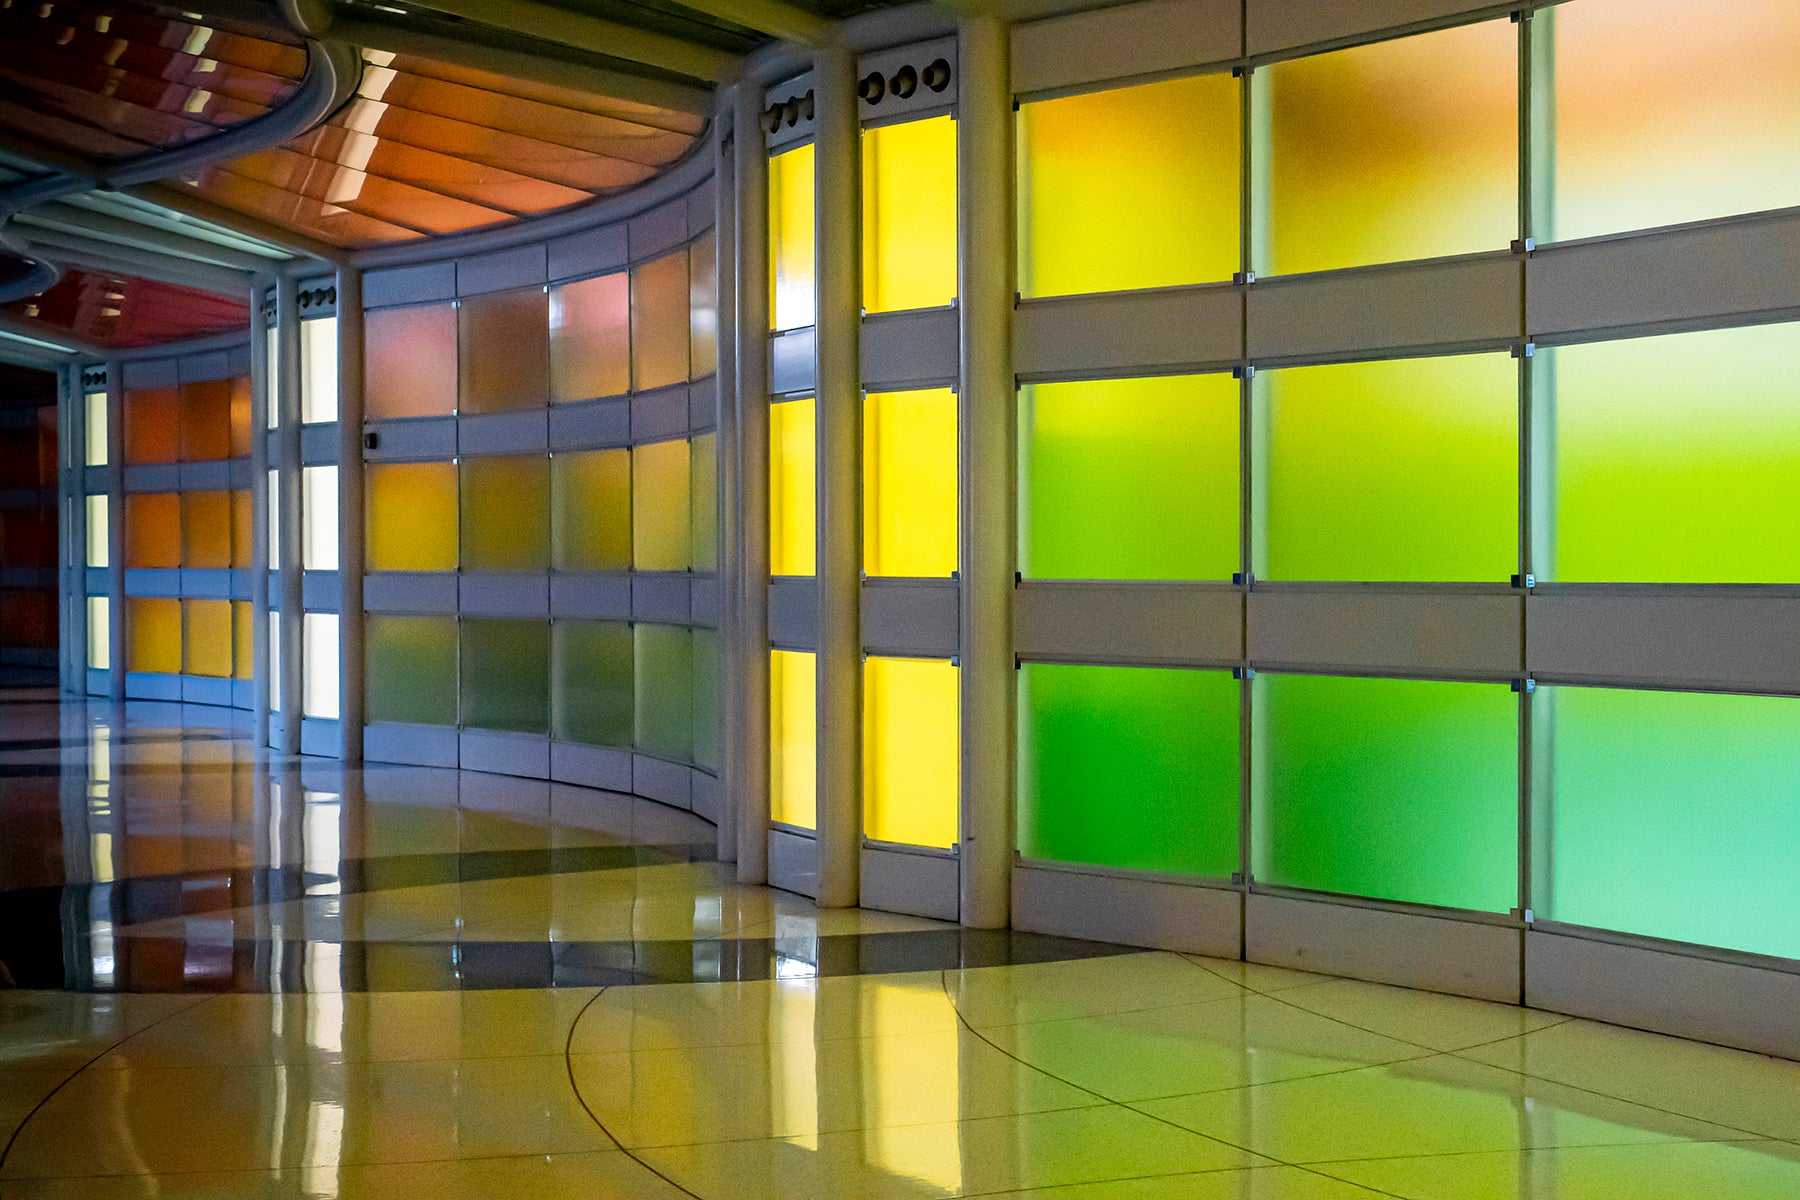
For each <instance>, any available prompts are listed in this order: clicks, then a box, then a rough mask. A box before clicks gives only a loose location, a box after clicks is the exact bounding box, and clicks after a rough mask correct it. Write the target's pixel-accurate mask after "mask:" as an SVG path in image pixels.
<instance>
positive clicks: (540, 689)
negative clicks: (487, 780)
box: [462, 617, 550, 733]
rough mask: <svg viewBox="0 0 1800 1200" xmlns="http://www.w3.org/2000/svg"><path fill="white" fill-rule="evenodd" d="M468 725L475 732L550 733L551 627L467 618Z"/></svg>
mask: <svg viewBox="0 0 1800 1200" xmlns="http://www.w3.org/2000/svg"><path fill="white" fill-rule="evenodd" d="M462 721H463V725H464V726H465V727H467V728H470V729H498V730H505V731H509V732H514V733H548V732H549V731H550V623H549V622H548V621H514V620H504V619H498V618H487V617H482V618H474V617H465V618H464V619H463V622H462Z"/></svg>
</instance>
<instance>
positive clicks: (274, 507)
mask: <svg viewBox="0 0 1800 1200" xmlns="http://www.w3.org/2000/svg"><path fill="white" fill-rule="evenodd" d="M265 495H266V496H267V497H268V500H269V506H268V507H269V570H271V571H279V570H281V472H279V471H270V472H269V483H268V491H267V492H266V493H265Z"/></svg>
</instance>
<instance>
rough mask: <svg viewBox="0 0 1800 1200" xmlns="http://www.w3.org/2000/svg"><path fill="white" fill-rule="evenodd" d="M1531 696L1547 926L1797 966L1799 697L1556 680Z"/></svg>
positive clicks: (1538, 880) (1537, 869)
mask: <svg viewBox="0 0 1800 1200" xmlns="http://www.w3.org/2000/svg"><path fill="white" fill-rule="evenodd" d="M1534 703H1536V704H1537V706H1538V707H1537V709H1536V710H1535V712H1534V715H1533V720H1534V722H1537V723H1540V724H1547V727H1548V728H1549V730H1551V733H1550V745H1551V752H1550V753H1549V754H1547V755H1539V756H1538V757H1539V760H1540V762H1542V761H1544V760H1547V770H1545V771H1544V774H1542V775H1540V777H1539V787H1538V795H1537V796H1536V814H1537V815H1536V816H1535V817H1534V820H1533V828H1534V829H1535V830H1537V837H1536V839H1535V840H1536V855H1537V861H1536V862H1535V863H1534V864H1533V891H1532V902H1533V906H1534V908H1535V909H1536V910H1537V913H1538V915H1539V916H1540V917H1543V918H1547V919H1549V920H1554V921H1566V922H1569V923H1570V924H1574V925H1588V926H1595V927H1598V928H1601V929H1614V930H1619V931H1621V932H1624V933H1635V934H1642V935H1644V936H1647V937H1659V938H1670V939H1673V940H1675V941H1679V942H1697V943H1701V944H1704V945H1708V946H1722V947H1725V948H1727V949H1731V950H1744V951H1749V952H1751V953H1755V954H1771V955H1776V956H1778V957H1781V958H1800V700H1797V699H1795V698H1793V697H1789V696H1725V695H1709V694H1705V693H1694V692H1649V691H1626V690H1622V689H1614V688H1573V687H1554V688H1539V689H1538V693H1537V696H1536V697H1535V698H1534ZM1539 744H1540V745H1542V742H1540V743H1539ZM1546 777H1547V778H1546Z"/></svg>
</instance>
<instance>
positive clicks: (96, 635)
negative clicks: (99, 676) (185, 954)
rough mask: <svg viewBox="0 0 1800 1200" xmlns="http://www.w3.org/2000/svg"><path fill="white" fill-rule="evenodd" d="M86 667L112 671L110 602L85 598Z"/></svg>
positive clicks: (104, 598)
mask: <svg viewBox="0 0 1800 1200" xmlns="http://www.w3.org/2000/svg"><path fill="white" fill-rule="evenodd" d="M87 665H88V669H89V670H92V671H110V670H111V669H112V600H111V599H109V598H108V597H106V596H89V597H88V598H87Z"/></svg>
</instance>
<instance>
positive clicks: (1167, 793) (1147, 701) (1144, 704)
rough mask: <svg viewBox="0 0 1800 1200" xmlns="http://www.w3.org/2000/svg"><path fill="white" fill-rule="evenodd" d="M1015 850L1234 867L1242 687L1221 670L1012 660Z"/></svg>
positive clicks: (1060, 857)
mask: <svg viewBox="0 0 1800 1200" xmlns="http://www.w3.org/2000/svg"><path fill="white" fill-rule="evenodd" d="M1018 686H1019V751H1018V755H1019V757H1018V763H1019V766H1018V771H1019V784H1018V786H1019V835H1018V836H1019V853H1020V854H1022V855H1024V856H1025V857H1026V858H1034V859H1043V860H1049V861H1054V862H1077V863H1092V864H1095V865H1098V866H1106V867H1121V868H1127V869H1132V870H1143V871H1162V872H1167V873H1171V874H1178V875H1194V876H1205V877H1211V878H1221V879H1222V878H1226V877H1228V876H1230V875H1231V874H1232V873H1233V872H1235V871H1237V870H1238V807H1239V801H1238V796H1239V780H1238V777H1239V766H1238V764H1239V760H1240V752H1239V738H1238V726H1239V719H1238V713H1239V708H1240V699H1239V692H1240V689H1239V687H1238V684H1237V682H1236V681H1235V680H1233V679H1232V678H1231V676H1230V675H1229V674H1227V673H1225V672H1222V671H1187V670H1174V669H1168V668H1152V667H1090V666H1068V665H1062V664H1051V663H1026V664H1024V665H1023V666H1022V667H1020V669H1019V684H1018Z"/></svg>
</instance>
